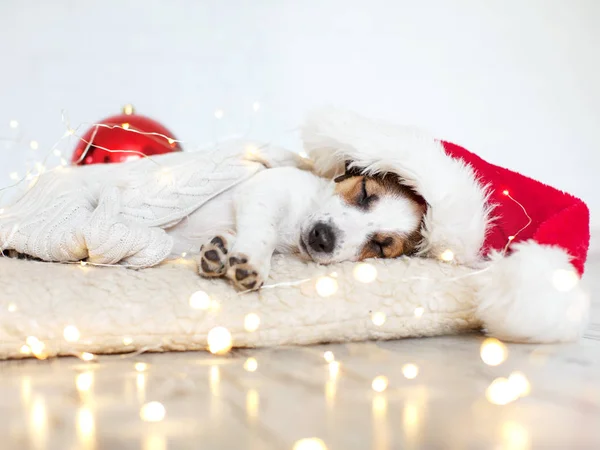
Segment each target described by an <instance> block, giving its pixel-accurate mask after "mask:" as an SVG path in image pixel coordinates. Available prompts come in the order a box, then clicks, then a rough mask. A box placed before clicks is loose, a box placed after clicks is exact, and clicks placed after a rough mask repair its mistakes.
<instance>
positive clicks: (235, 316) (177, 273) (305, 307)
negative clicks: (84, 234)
mask: <svg viewBox="0 0 600 450" xmlns="http://www.w3.org/2000/svg"><path fill="white" fill-rule="evenodd" d="M363 267H364V266H363ZM372 267H375V266H371V267H368V269H370V270H372ZM376 270H377V281H374V282H371V283H364V282H360V281H358V280H357V279H356V277H355V264H353V263H344V264H340V265H337V266H336V267H335V268H333V269H332V268H331V267H329V268H326V267H319V266H316V265H314V264H306V263H304V262H301V261H299V260H297V259H296V258H294V257H291V256H278V257H276V260H275V261H274V266H273V273H272V275H271V280H270V283H278V282H279V283H282V282H290V281H300V280H303V279H306V281H304V282H301V283H298V284H296V285H293V286H280V287H273V288H267V289H263V290H261V291H260V292H259V293H250V294H238V293H236V292H235V291H234V290H233V289H232V288H231V286H230V285H229V284H227V283H226V282H225V281H222V280H205V279H202V278H200V277H199V276H198V275H197V272H196V264H195V263H194V262H193V261H189V260H187V261H185V260H180V261H175V262H168V263H165V264H163V265H161V266H159V267H154V268H149V269H142V270H138V271H134V270H131V269H125V268H120V267H91V266H81V265H78V264H76V265H67V264H56V263H42V262H34V261H23V260H14V259H8V258H0V273H1V274H2V279H3V283H2V286H3V287H2V291H1V304H2V308H3V310H4V313H3V314H2V315H0V358H3V359H5V358H19V357H23V356H27V355H26V354H24V353H23V351H22V350H21V348H22V347H23V345H24V344H25V342H26V340H27V338H28V337H29V336H34V337H35V338H37V339H38V340H39V341H41V342H43V343H44V344H45V353H46V354H47V355H48V356H53V355H69V354H77V353H81V352H84V351H85V352H90V353H94V354H98V353H119V352H131V351H136V350H142V349H146V350H150V351H170V350H199V349H206V348H207V334H208V332H209V331H210V330H211V329H212V328H214V327H217V326H222V327H225V328H227V329H228V330H229V331H230V332H231V335H232V338H233V345H234V346H236V347H259V346H271V345H288V344H314V343H322V342H345V341H359V340H366V339H394V338H402V337H412V336H433V335H439V334H446V333H457V332H461V331H465V330H471V329H477V328H479V327H480V326H481V322H480V320H479V319H478V318H477V317H476V315H475V310H476V306H477V305H476V304H477V302H476V295H475V293H476V288H475V284H476V283H477V278H476V277H465V278H461V279H459V280H457V281H440V280H442V279H447V278H448V275H450V274H452V275H456V276H462V275H465V274H468V273H470V270H469V269H467V268H464V267H459V266H449V265H445V264H440V263H438V262H436V261H432V260H427V259H420V258H419V259H401V260H395V261H378V262H377V263H376ZM334 271H335V273H334V276H335V278H332V279H333V280H335V282H336V283H337V285H338V289H337V291H336V292H335V293H334V294H333V295H331V296H328V297H321V296H320V295H318V294H317V292H316V280H318V279H319V277H321V276H324V275H329V274H331V273H332V272H334ZM422 277H425V278H422ZM327 281H329V282H330V283H331V280H327ZM198 290H203V291H205V292H206V293H208V294H209V295H210V297H211V299H212V300H213V303H212V305H211V307H209V308H208V309H196V308H194V307H192V306H190V296H191V295H192V294H193V293H194V292H196V291H198ZM195 306H198V305H195ZM249 313H255V314H256V315H257V316H258V317H259V318H260V325H259V327H258V329H257V330H256V331H253V332H249V331H246V330H245V327H244V318H245V316H246V315H247V314H249ZM381 321H383V323H381ZM374 322H377V323H378V324H379V325H376V324H375V323H374ZM68 326H75V327H76V328H77V330H78V331H79V333H80V337H79V340H78V341H77V342H67V340H65V337H64V336H63V333H64V329H65V328H66V327H68Z"/></svg>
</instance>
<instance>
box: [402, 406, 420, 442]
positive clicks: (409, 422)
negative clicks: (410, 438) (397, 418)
mask: <svg viewBox="0 0 600 450" xmlns="http://www.w3.org/2000/svg"><path fill="white" fill-rule="evenodd" d="M402 422H403V424H404V429H405V431H406V433H407V434H412V431H414V428H415V427H416V426H417V425H418V423H419V408H418V407H417V405H416V404H415V402H414V401H411V400H407V401H406V402H405V403H404V409H403V412H402Z"/></svg>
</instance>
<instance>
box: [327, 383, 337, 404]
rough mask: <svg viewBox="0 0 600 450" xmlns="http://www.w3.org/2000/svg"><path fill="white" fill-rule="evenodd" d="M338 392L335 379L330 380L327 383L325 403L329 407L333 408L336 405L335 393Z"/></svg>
mask: <svg viewBox="0 0 600 450" xmlns="http://www.w3.org/2000/svg"><path fill="white" fill-rule="evenodd" d="M336 391H337V386H336V382H335V379H333V380H328V381H327V383H325V402H326V403H327V406H328V407H330V408H332V407H333V406H334V405H335V393H336Z"/></svg>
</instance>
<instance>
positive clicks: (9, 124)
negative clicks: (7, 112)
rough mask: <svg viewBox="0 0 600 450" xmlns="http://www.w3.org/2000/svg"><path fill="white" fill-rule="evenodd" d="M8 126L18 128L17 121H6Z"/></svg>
mask: <svg viewBox="0 0 600 450" xmlns="http://www.w3.org/2000/svg"><path fill="white" fill-rule="evenodd" d="M8 126H9V127H11V128H18V127H19V122H18V121H16V120H11V121H10V122H8Z"/></svg>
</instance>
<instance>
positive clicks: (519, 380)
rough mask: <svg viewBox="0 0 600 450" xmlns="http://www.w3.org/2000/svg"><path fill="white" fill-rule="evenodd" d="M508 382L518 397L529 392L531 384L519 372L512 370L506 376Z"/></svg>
mask: <svg viewBox="0 0 600 450" xmlns="http://www.w3.org/2000/svg"><path fill="white" fill-rule="evenodd" d="M508 383H509V384H510V385H511V387H512V389H513V390H514V391H515V392H517V394H518V395H519V397H525V396H526V395H529V393H530V392H531V385H530V384H529V380H528V379H527V377H526V376H525V375H524V374H523V373H521V372H512V373H511V374H510V375H509V377H508Z"/></svg>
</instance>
